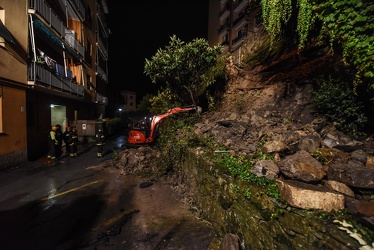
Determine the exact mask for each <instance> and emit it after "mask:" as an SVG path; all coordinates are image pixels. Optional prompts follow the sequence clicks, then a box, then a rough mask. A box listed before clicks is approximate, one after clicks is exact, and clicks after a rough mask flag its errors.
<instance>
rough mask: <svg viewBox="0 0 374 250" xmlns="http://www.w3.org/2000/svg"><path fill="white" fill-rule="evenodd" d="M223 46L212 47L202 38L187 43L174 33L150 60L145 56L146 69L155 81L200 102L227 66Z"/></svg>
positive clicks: (186, 97) (185, 98)
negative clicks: (225, 65)
mask: <svg viewBox="0 0 374 250" xmlns="http://www.w3.org/2000/svg"><path fill="white" fill-rule="evenodd" d="M222 50H223V48H222V46H221V45H217V46H214V47H210V46H209V44H208V42H207V41H206V40H205V39H202V38H196V39H194V40H192V41H191V42H189V43H186V42H184V41H182V40H180V39H179V38H177V37H176V36H175V35H173V36H172V37H170V43H169V45H167V46H166V47H165V48H164V49H159V50H158V51H157V52H156V54H155V55H153V56H152V59H151V60H148V59H146V61H145V67H144V73H145V75H147V76H149V77H150V79H151V81H152V82H153V83H157V84H160V85H162V84H164V86H165V87H166V88H168V89H170V91H171V92H173V93H174V94H177V96H178V97H179V98H180V99H181V100H182V101H187V100H190V101H191V102H192V104H193V105H197V104H198V101H199V98H200V97H201V96H202V95H203V94H204V93H205V91H206V89H207V87H209V86H210V85H212V84H213V83H214V82H215V81H216V77H217V76H218V75H220V74H222V72H223V70H224V66H223V65H224V64H222V63H221V62H223V60H224V57H222V56H221V53H222Z"/></svg>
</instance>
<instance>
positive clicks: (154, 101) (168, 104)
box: [149, 88, 184, 114]
mask: <svg viewBox="0 0 374 250" xmlns="http://www.w3.org/2000/svg"><path fill="white" fill-rule="evenodd" d="M177 100H178V96H177V95H176V94H175V93H172V91H171V90H170V88H165V89H161V90H159V91H158V93H157V95H156V96H153V97H151V98H150V99H149V103H150V107H149V111H150V112H151V113H152V114H158V113H163V112H165V111H166V110H168V109H170V108H172V107H176V106H184V105H181V103H179V102H178V101H177Z"/></svg>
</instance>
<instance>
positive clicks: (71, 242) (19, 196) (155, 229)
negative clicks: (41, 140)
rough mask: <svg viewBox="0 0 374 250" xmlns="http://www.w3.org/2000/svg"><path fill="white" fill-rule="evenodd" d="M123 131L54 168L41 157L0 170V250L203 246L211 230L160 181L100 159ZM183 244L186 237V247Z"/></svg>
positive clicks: (110, 153)
mask: <svg viewBox="0 0 374 250" xmlns="http://www.w3.org/2000/svg"><path fill="white" fill-rule="evenodd" d="M125 142H126V137H125V136H119V137H116V138H112V140H108V141H107V143H106V145H105V146H104V157H103V158H97V157H96V146H95V145H94V144H86V145H79V147H78V157H76V158H70V157H69V156H66V157H62V158H60V159H58V160H57V161H56V164H55V165H47V164H46V163H45V162H44V161H47V159H41V160H38V161H36V162H30V163H28V164H27V165H25V166H22V167H20V168H17V169H9V170H1V171H0V193H1V196H0V222H1V223H0V249H4V250H18V249H22V250H24V249H27V250H33V249H37V250H44V249H46V250H47V249H48V250H51V249H59V250H62V249H144V250H146V249H207V248H208V246H209V244H210V242H211V241H212V234H211V231H210V229H209V228H208V227H206V226H205V225H204V224H203V223H201V221H194V220H190V218H191V217H190V215H189V214H187V213H186V212H185V211H184V210H183V208H182V207H181V205H180V203H181V202H180V201H179V200H177V199H176V198H175V197H173V195H172V190H171V189H170V187H168V186H167V185H162V184H161V183H152V185H150V186H149V187H147V188H142V189H140V188H139V186H140V184H144V180H141V179H139V178H138V177H135V176H122V175H119V174H118V172H116V170H115V168H114V167H106V165H107V162H108V161H109V162H110V160H111V159H113V158H114V157H115V155H117V154H118V151H120V150H121V146H122V145H124V144H125ZM191 242H194V243H193V244H191Z"/></svg>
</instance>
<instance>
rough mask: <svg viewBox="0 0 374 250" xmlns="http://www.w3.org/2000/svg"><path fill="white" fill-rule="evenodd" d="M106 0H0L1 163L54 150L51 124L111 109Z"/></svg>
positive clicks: (15, 162)
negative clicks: (49, 140)
mask: <svg viewBox="0 0 374 250" xmlns="http://www.w3.org/2000/svg"><path fill="white" fill-rule="evenodd" d="M106 14H108V7H107V3H106V0H26V1H25V0H12V1H9V0H0V21H1V22H0V64H1V67H0V169H1V168H8V167H15V166H18V165H20V164H23V163H25V162H27V161H30V160H34V159H36V158H38V157H40V156H42V155H44V154H46V152H47V151H48V143H47V135H48V132H49V130H50V128H51V126H52V125H55V124H60V125H61V126H62V129H63V131H64V130H65V128H66V126H68V125H70V124H71V123H72V122H73V121H75V120H92V119H97V118H98V117H100V116H101V117H104V116H105V106H106V105H107V103H108V100H107V98H106V97H105V87H106V84H107V82H108V64H107V62H108V37H109V29H108V27H107V25H106V21H105V15H106Z"/></svg>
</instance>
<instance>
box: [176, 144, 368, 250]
mask: <svg viewBox="0 0 374 250" xmlns="http://www.w3.org/2000/svg"><path fill="white" fill-rule="evenodd" d="M180 167H181V168H180V169H181V172H180V180H181V181H183V184H184V185H185V190H186V191H188V192H189V193H190V194H191V197H193V206H196V207H198V209H199V210H200V211H201V214H202V216H203V217H204V218H205V219H207V220H208V221H209V222H211V223H212V225H213V227H214V228H215V229H216V230H217V231H218V232H219V233H220V234H221V235H222V237H223V236H224V235H225V234H235V235H237V236H238V239H239V243H240V246H241V249H303V250H305V249H342V250H343V249H360V248H361V249H364V248H362V247H365V246H367V244H366V242H365V241H364V240H360V239H361V235H358V234H357V235H350V233H349V232H348V231H347V230H349V229H350V230H352V228H345V227H344V226H342V225H343V224H344V225H345V226H347V224H345V222H339V221H336V223H335V224H334V223H328V222H326V221H324V220H321V219H318V218H316V217H312V216H310V215H308V212H307V211H305V210H299V209H295V208H291V207H290V206H285V205H284V204H280V203H278V202H277V201H276V200H274V199H272V198H270V197H268V196H267V195H266V194H265V192H264V190H263V189H262V188H261V187H258V186H256V185H250V186H248V183H245V182H243V181H241V180H237V179H235V178H233V177H232V176H230V175H228V174H226V173H225V172H224V171H223V170H220V169H217V168H216V167H214V166H212V164H211V163H209V162H207V161H206V160H205V159H202V158H199V157H198V156H197V155H196V154H195V152H192V151H191V152H188V153H187V154H186V156H185V157H184V159H183V160H182V162H181V166H180ZM248 187H249V188H250V193H251V196H250V197H249V198H246V197H245V196H244V195H243V193H244V192H243V189H245V188H248ZM369 247H370V246H369ZM367 249H372V248H367Z"/></svg>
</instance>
